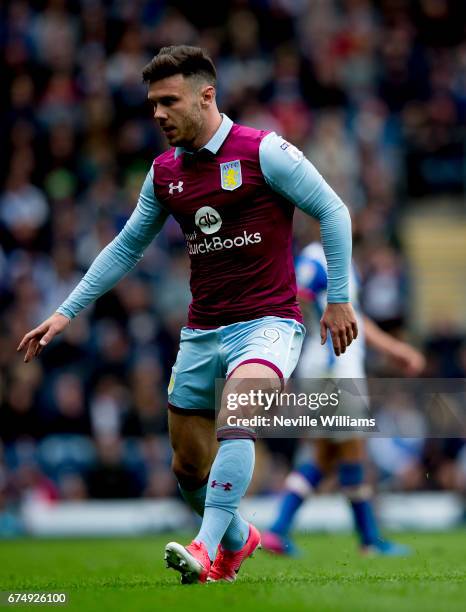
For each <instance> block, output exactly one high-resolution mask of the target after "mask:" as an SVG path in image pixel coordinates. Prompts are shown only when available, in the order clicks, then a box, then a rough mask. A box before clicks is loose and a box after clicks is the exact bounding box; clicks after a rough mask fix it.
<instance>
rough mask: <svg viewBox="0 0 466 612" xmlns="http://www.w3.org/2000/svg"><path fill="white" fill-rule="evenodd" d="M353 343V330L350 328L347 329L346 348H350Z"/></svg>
mask: <svg viewBox="0 0 466 612" xmlns="http://www.w3.org/2000/svg"><path fill="white" fill-rule="evenodd" d="M352 342H353V328H352V327H351V326H348V327H347V328H346V346H349V345H350V344H351V343H352Z"/></svg>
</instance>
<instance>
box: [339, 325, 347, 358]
mask: <svg viewBox="0 0 466 612" xmlns="http://www.w3.org/2000/svg"><path fill="white" fill-rule="evenodd" d="M338 337H339V339H340V353H344V352H345V351H346V347H347V346H348V342H347V341H346V327H345V328H344V329H340V330H339V333H338Z"/></svg>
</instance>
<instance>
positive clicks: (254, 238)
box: [187, 231, 262, 255]
mask: <svg viewBox="0 0 466 612" xmlns="http://www.w3.org/2000/svg"><path fill="white" fill-rule="evenodd" d="M261 240H262V236H261V235H260V232H255V233H254V234H248V233H247V232H246V231H243V235H242V236H236V237H235V238H220V236H215V238H212V239H211V240H208V239H207V238H204V240H202V241H201V242H191V241H189V240H188V242H187V246H188V253H189V254H190V255H204V254H205V253H213V252H215V251H222V250H223V249H232V248H234V247H244V246H247V245H250V244H258V243H259V242H261Z"/></svg>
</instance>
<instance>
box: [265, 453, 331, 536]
mask: <svg viewBox="0 0 466 612" xmlns="http://www.w3.org/2000/svg"><path fill="white" fill-rule="evenodd" d="M321 479H322V474H321V473H320V471H319V469H318V468H317V467H316V466H315V465H313V464H312V463H304V464H303V465H301V466H299V468H298V469H297V470H295V471H293V472H291V474H289V475H288V477H287V479H286V481H285V488H286V493H285V495H284V497H283V499H282V501H281V504H280V509H279V512H278V516H277V518H276V519H275V522H274V523H273V525H272V527H271V528H270V530H271V531H273V532H274V533H276V534H278V535H281V536H284V537H286V536H287V535H288V532H289V530H290V528H291V524H292V522H293V519H294V516H295V514H296V512H297V511H298V509H299V507H300V506H301V504H302V503H303V501H304V500H305V499H306V497H308V495H310V493H311V492H312V490H313V489H315V487H317V485H318V484H319V482H320V481H321Z"/></svg>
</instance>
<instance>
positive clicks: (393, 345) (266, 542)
mask: <svg viewBox="0 0 466 612" xmlns="http://www.w3.org/2000/svg"><path fill="white" fill-rule="evenodd" d="M296 276H297V281H298V295H299V296H300V300H301V302H302V303H303V302H304V303H307V305H308V307H309V310H310V316H309V321H308V329H309V332H310V333H309V336H308V338H307V340H306V343H305V345H304V349H303V354H302V357H301V360H300V362H299V365H298V368H297V374H298V377H299V378H334V379H337V380H338V379H341V378H352V379H363V378H365V376H366V374H365V365H364V359H365V346H366V344H367V345H368V346H370V347H372V348H373V349H375V350H377V351H378V352H380V353H381V354H383V355H386V356H387V357H389V358H390V359H391V360H393V361H394V362H395V363H396V364H397V366H398V367H400V369H401V370H402V371H403V373H404V374H405V375H407V376H416V375H417V374H419V373H420V372H421V371H422V369H423V368H424V365H425V360H424V357H423V356H422V355H421V353H419V352H418V351H417V350H416V349H414V348H413V347H411V346H410V345H408V344H406V343H404V342H400V341H399V340H397V339H396V338H393V337H392V336H390V335H389V334H387V333H385V332H384V331H382V330H381V329H380V328H379V327H378V326H377V325H376V324H375V323H374V322H373V321H372V320H370V319H369V318H368V317H367V316H365V315H363V314H362V313H361V311H360V308H359V301H358V289H359V282H358V275H357V271H356V269H355V267H354V265H352V266H351V270H350V299H351V302H352V304H353V305H354V308H355V311H356V316H357V319H358V328H359V335H358V339H357V340H356V341H355V342H353V344H352V345H351V347H349V348H348V350H347V351H346V353H345V354H344V355H342V356H341V357H340V358H339V359H338V360H337V359H335V355H334V351H333V348H332V346H331V345H330V344H329V343H328V342H327V343H326V344H325V346H324V347H322V346H320V338H319V337H318V334H316V332H315V329H316V326H318V321H319V318H320V316H321V314H322V308H324V304H325V301H326V293H327V284H328V274H327V267H326V261H325V256H324V252H323V249H322V245H321V244H320V243H319V242H313V243H311V244H309V245H308V246H307V247H306V248H305V249H304V250H303V251H302V253H301V254H300V256H299V257H298V259H297V262H296ZM361 410H362V411H364V407H363V406H361ZM362 416H365V415H362ZM337 435H338V438H333V439H332V438H325V439H324V438H322V439H318V440H316V442H315V449H314V450H315V460H313V461H309V462H307V463H303V464H302V465H300V466H299V467H298V468H297V469H296V470H294V471H293V472H291V473H290V474H289V476H288V477H287V479H286V481H285V492H284V495H283V497H282V500H281V503H280V507H279V510H278V514H277V517H276V519H275V521H274V523H273V525H272V526H271V528H270V530H269V531H267V532H265V533H263V535H262V545H263V547H264V548H265V549H266V550H268V551H270V552H274V553H277V554H285V555H286V554H288V555H293V554H295V552H296V548H295V546H294V544H293V541H292V540H291V538H290V537H289V531H290V529H291V526H292V523H293V518H294V516H295V514H296V512H297V511H298V509H299V508H300V506H301V504H302V503H303V501H304V500H305V499H306V498H307V497H309V496H310V495H311V494H312V492H313V491H314V490H315V489H316V488H317V487H318V485H319V483H320V481H321V480H322V478H323V476H325V475H326V474H328V473H329V472H331V471H333V469H334V468H335V466H336V465H337V469H338V480H339V484H340V487H341V489H342V491H343V492H344V494H345V495H346V497H347V498H348V500H349V502H350V504H351V510H352V514H353V519H354V525H355V528H356V531H357V534H358V537H359V541H360V546H361V551H362V552H363V553H366V554H369V553H370V554H381V555H392V556H395V555H399V556H401V555H405V554H408V552H409V549H408V548H407V547H405V546H402V545H399V544H395V543H393V542H389V541H386V540H383V539H382V538H381V536H380V532H379V529H378V526H377V520H376V516H375V513H374V509H373V506H372V501H371V497H372V496H371V488H370V486H369V485H368V484H367V483H366V481H365V476H364V464H365V455H366V444H365V440H364V439H362V438H361V437H358V436H356V437H355V435H354V433H346V432H344V433H343V432H341V433H338V434H337Z"/></svg>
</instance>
